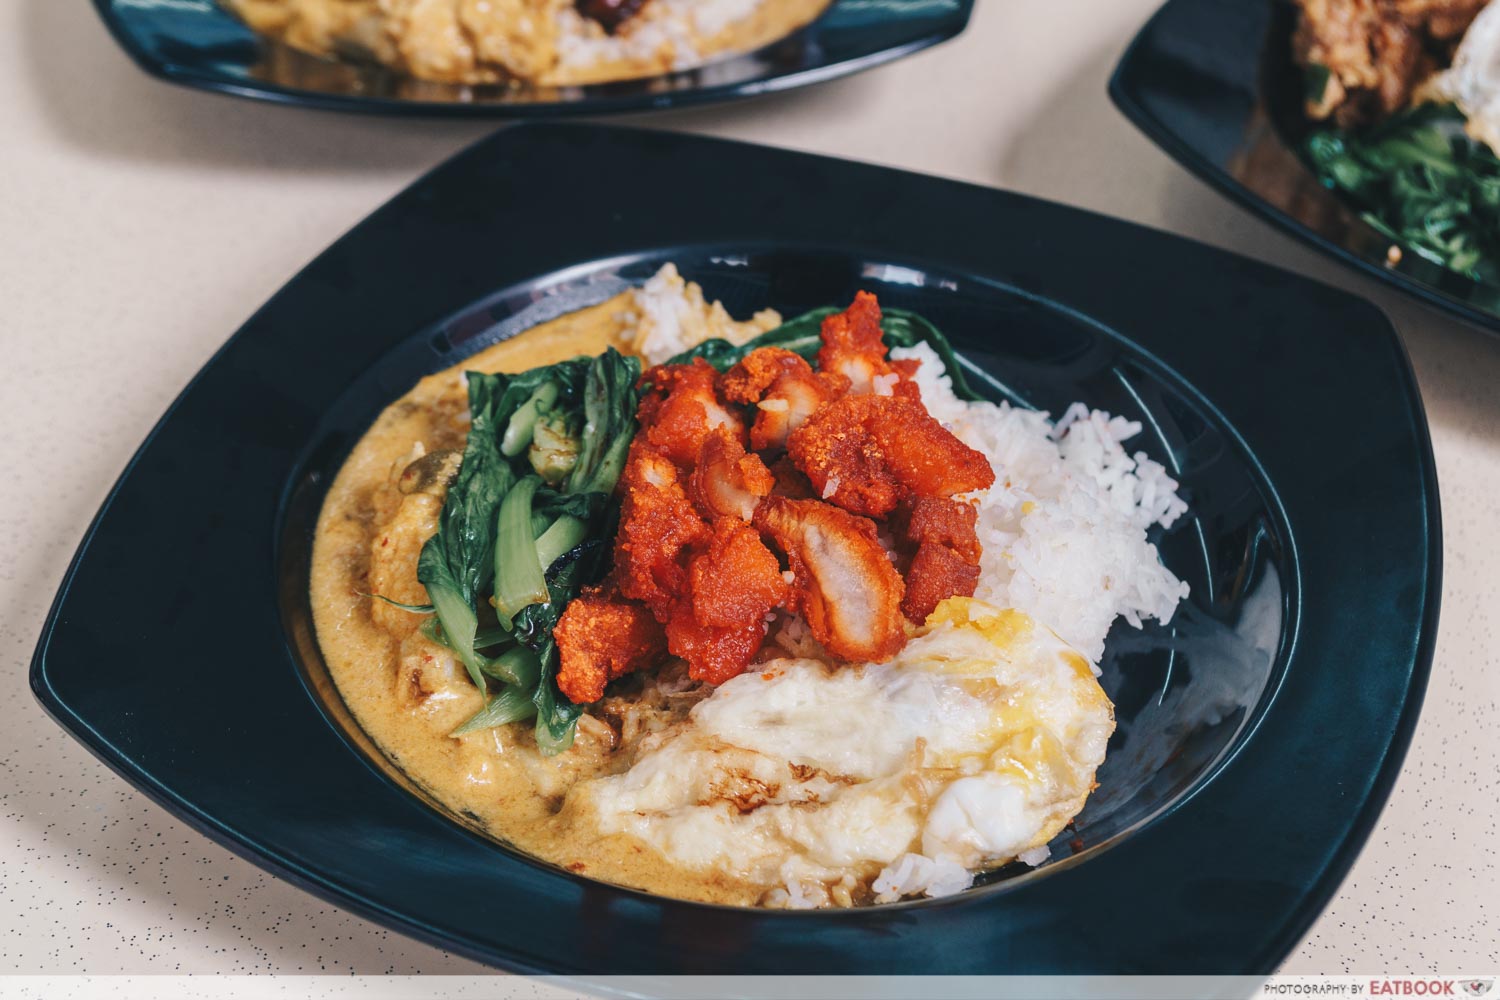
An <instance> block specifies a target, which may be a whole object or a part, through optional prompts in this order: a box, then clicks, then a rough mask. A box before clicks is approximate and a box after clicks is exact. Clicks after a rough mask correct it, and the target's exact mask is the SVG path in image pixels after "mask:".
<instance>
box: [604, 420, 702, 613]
mask: <svg viewBox="0 0 1500 1000" xmlns="http://www.w3.org/2000/svg"><path fill="white" fill-rule="evenodd" d="M620 492H621V495H622V500H621V503H620V527H619V530H618V531H617V532H616V533H615V573H616V575H617V577H618V579H619V586H620V592H621V593H623V594H624V595H625V596H626V597H630V598H634V599H635V600H638V601H644V602H646V605H647V606H648V607H650V609H651V612H652V613H653V614H655V615H656V617H657V618H658V619H659V620H666V619H667V618H669V617H671V614H672V609H673V607H674V606H675V605H676V603H677V599H678V596H679V595H680V594H682V593H683V592H684V591H685V589H686V586H687V566H688V560H689V558H690V557H691V554H692V553H691V550H690V548H691V546H693V545H694V544H697V543H700V542H707V541H708V538H709V530H708V525H707V524H705V523H704V522H703V520H702V519H701V518H699V517H698V512H697V511H696V510H695V509H694V508H693V504H692V502H691V501H690V500H688V497H687V493H686V491H685V490H684V489H683V485H682V483H681V482H680V481H679V479H678V473H677V468H676V466H675V465H673V464H672V462H671V461H670V460H669V459H668V458H667V457H666V456H665V455H663V454H662V453H661V452H659V451H657V450H656V449H655V448H654V447H652V445H651V444H650V442H649V441H647V440H646V439H645V437H644V436H637V438H636V439H635V441H634V442H632V443H631V446H630V456H629V458H628V459H627V460H626V463H625V473H624V475H622V476H621V477H620Z"/></svg>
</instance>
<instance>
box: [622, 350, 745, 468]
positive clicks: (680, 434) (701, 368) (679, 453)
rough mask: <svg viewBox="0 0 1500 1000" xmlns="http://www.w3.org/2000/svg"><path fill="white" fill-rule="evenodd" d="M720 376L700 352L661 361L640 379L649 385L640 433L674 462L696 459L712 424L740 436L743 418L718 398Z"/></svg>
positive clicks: (641, 413)
mask: <svg viewBox="0 0 1500 1000" xmlns="http://www.w3.org/2000/svg"><path fill="white" fill-rule="evenodd" d="M718 379H719V373H718V372H717V371H715V370H714V368H713V366H712V365H710V364H709V363H708V362H707V361H704V360H703V359H702V358H695V359H693V362H692V364H686V365H661V366H659V367H656V368H652V369H651V370H650V371H648V372H646V374H644V375H642V376H641V382H642V383H643V384H645V383H649V384H650V386H651V389H650V391H648V392H647V393H646V394H645V395H644V396H643V397H642V399H641V405H640V409H639V410H638V412H637V416H638V418H639V420H640V422H641V426H642V427H643V428H645V430H644V432H643V433H644V434H645V436H646V440H648V441H650V442H651V444H652V445H653V446H655V447H656V449H657V450H658V451H660V452H661V453H662V454H663V455H666V456H667V457H668V458H670V459H671V460H672V461H674V462H676V463H677V464H678V465H681V466H688V465H691V464H692V463H693V462H694V461H696V460H697V458H698V451H699V449H701V448H702V447H703V442H704V440H705V439H706V438H707V437H708V435H709V434H710V433H711V432H712V431H713V430H715V429H716V428H720V427H722V428H724V429H726V430H728V431H729V432H730V433H732V434H733V435H734V436H735V437H736V438H737V439H739V440H743V439H744V434H745V426H744V423H743V422H742V421H741V420H740V418H739V416H738V415H737V414H735V413H734V412H733V411H731V410H730V409H729V408H728V407H727V406H725V405H724V402H723V400H721V399H720V398H719V395H718V392H717V389H716V385H717V383H718Z"/></svg>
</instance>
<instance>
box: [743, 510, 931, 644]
mask: <svg viewBox="0 0 1500 1000" xmlns="http://www.w3.org/2000/svg"><path fill="white" fill-rule="evenodd" d="M755 526H756V527H757V528H759V529H760V530H761V531H762V532H764V533H765V534H767V535H769V536H770V537H771V540H772V541H773V542H774V543H775V545H776V546H777V547H778V548H779V549H781V551H782V552H783V553H784V554H785V555H786V558H787V562H788V563H789V564H790V565H791V568H792V573H793V575H794V577H795V580H796V582H795V583H794V584H793V588H794V590H795V596H794V601H795V604H796V607H797V609H798V610H800V611H801V612H802V615H803V617H804V618H806V619H807V625H808V627H809V628H810V629H811V630H812V633H813V637H814V638H816V639H817V640H818V642H820V643H822V644H823V647H824V648H825V649H827V650H828V652H830V653H832V654H833V655H834V656H837V657H839V658H840V659H843V660H853V661H865V660H867V661H870V662H874V663H878V662H880V661H882V660H888V659H890V658H891V657H892V656H894V655H895V654H896V653H897V652H899V651H900V649H901V647H902V645H904V644H905V642H906V626H905V621H904V619H903V618H902V615H901V598H902V595H903V593H904V587H903V585H902V582H901V575H900V574H899V573H897V572H896V567H894V566H893V565H891V561H890V557H889V556H887V555H886V551H885V549H884V547H882V546H881V544H880V541H879V540H878V539H877V538H876V535H875V524H874V522H872V521H870V520H868V519H866V518H863V517H856V516H855V515H853V514H850V513H848V512H847V511H843V510H840V509H838V508H837V507H834V506H832V505H831V504H826V503H821V502H819V501H817V500H786V499H783V498H781V497H770V498H768V499H766V500H765V501H764V502H762V503H761V505H760V507H759V508H758V509H757V510H756V512H755Z"/></svg>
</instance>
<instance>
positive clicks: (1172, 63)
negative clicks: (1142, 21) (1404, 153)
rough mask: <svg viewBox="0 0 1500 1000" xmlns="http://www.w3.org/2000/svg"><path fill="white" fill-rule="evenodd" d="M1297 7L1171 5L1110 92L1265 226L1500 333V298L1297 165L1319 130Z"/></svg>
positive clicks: (1251, 1)
mask: <svg viewBox="0 0 1500 1000" xmlns="http://www.w3.org/2000/svg"><path fill="white" fill-rule="evenodd" d="M1295 24H1296V10H1295V8H1294V7H1293V6H1292V5H1291V4H1290V3H1289V2H1287V0H1168V3H1167V4H1166V5H1165V6H1163V7H1162V8H1161V9H1160V10H1159V11H1157V12H1156V15H1155V16H1154V17H1152V19H1151V21H1150V22H1149V23H1147V25H1146V26H1145V27H1144V28H1142V29H1141V32H1140V34H1139V35H1137V36H1136V38H1135V41H1134V42H1132V43H1131V45H1130V48H1129V49H1128V50H1127V51H1126V53H1125V56H1124V58H1122V59H1121V60H1120V65H1119V66H1118V67H1116V69H1115V73H1114V76H1113V78H1112V79H1111V80H1110V83H1109V93H1110V97H1112V98H1113V99H1114V102H1115V105H1116V106H1117V107H1119V109H1120V110H1121V111H1123V112H1124V113H1125V116H1126V117H1127V118H1129V119H1130V120H1131V121H1132V122H1133V123H1135V125H1136V127H1137V128H1139V129H1140V130H1141V131H1142V132H1144V133H1146V135H1147V136H1148V137H1149V138H1150V139H1151V140H1152V141H1153V142H1155V143H1156V144H1157V145H1158V146H1160V147H1161V148H1162V149H1163V150H1165V151H1166V152H1167V153H1168V154H1170V155H1171V156H1172V157H1173V158H1175V159H1176V160H1177V161H1178V162H1179V163H1181V164H1182V165H1183V166H1185V167H1187V168H1188V169H1189V170H1191V171H1192V172H1193V173H1195V174H1197V175H1198V176H1199V177H1201V178H1203V179H1204V180H1206V181H1208V182H1209V183H1210V184H1212V185H1213V186H1214V187H1216V188H1218V189H1219V190H1220V191H1222V192H1223V193H1225V194H1227V195H1229V196H1230V197H1231V198H1233V199H1234V200H1235V201H1237V202H1239V203H1240V204H1241V205H1243V206H1245V207H1246V208H1248V209H1250V210H1251V211H1252V212H1254V213H1255V214H1257V215H1259V216H1260V217H1261V218H1263V219H1265V220H1267V221H1268V222H1271V223H1273V224H1275V225H1277V226H1280V227H1281V228H1282V229H1285V230H1287V231H1288V232H1290V233H1292V234H1293V235H1295V236H1298V237H1301V238H1302V239H1304V240H1306V241H1307V242H1309V243H1311V244H1312V245H1313V246H1315V247H1317V248H1318V249H1320V250H1323V251H1324V252H1326V253H1328V254H1329V255H1331V256H1333V257H1334V258H1336V259H1338V260H1340V261H1342V262H1343V263H1345V264H1348V265H1349V266H1351V267H1353V268H1355V269H1356V270H1358V271H1361V272H1363V273H1365V274H1368V275H1371V276H1373V277H1376V278H1379V279H1382V280H1384V281H1386V282H1388V283H1390V284H1392V285H1394V286H1395V287H1397V288H1399V289H1401V290H1402V291H1404V292H1407V293H1409V294H1411V295H1413V296H1415V297H1417V298H1418V299H1420V300H1422V301H1423V302H1426V303H1427V304H1428V305H1433V306H1437V307H1438V308H1440V309H1445V310H1447V311H1448V312H1451V313H1453V314H1455V315H1457V316H1459V317H1461V318H1462V319H1465V320H1467V321H1469V322H1470V323H1474V324H1476V325H1478V326H1481V327H1484V328H1486V329H1487V330H1489V331H1492V332H1500V288H1495V287H1492V286H1490V285H1485V284H1481V283H1480V282H1477V281H1474V280H1473V279H1471V278H1467V277H1464V276H1463V275H1461V274H1456V273H1455V272H1453V271H1450V270H1448V269H1447V268H1445V267H1442V266H1441V265H1439V264H1436V263H1433V262H1432V261H1429V260H1425V259H1423V258H1422V257H1420V256H1418V255H1417V254H1415V253H1406V254H1403V255H1402V256H1401V260H1400V261H1399V262H1398V263H1395V264H1393V263H1391V262H1390V260H1389V259H1388V258H1387V251H1388V250H1389V249H1390V246H1391V241H1390V239H1389V238H1387V237H1385V236H1383V235H1381V234H1380V233H1379V232H1377V231H1376V230H1375V229H1374V228H1373V227H1371V226H1370V225H1369V224H1368V223H1366V222H1365V221H1364V220H1363V219H1361V218H1360V217H1359V213H1358V211H1357V210H1354V209H1351V208H1350V207H1349V206H1348V205H1346V204H1345V203H1344V202H1343V201H1341V200H1340V199H1339V197H1338V196H1337V195H1335V194H1334V193H1333V192H1332V191H1330V190H1328V189H1327V188H1325V187H1324V186H1323V185H1322V184H1321V183H1319V182H1318V179H1317V177H1316V176H1314V175H1313V173H1312V171H1311V170H1310V169H1308V167H1307V165H1306V164H1305V163H1304V162H1303V161H1302V159H1301V157H1300V156H1299V155H1298V153H1297V150H1298V148H1300V146H1301V144H1302V141H1303V139H1304V138H1305V137H1306V135H1307V133H1308V130H1309V126H1308V124H1307V121H1306V119H1305V118H1304V116H1303V114H1302V91H1303V83H1302V80H1303V77H1302V71H1301V69H1299V68H1298V67H1297V66H1296V65H1295V64H1294V63H1293V61H1292V41H1291V38H1292V29H1293V28H1294V27H1295Z"/></svg>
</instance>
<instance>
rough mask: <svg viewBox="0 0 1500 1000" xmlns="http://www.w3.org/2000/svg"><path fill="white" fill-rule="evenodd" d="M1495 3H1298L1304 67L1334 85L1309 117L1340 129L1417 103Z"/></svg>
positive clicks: (1296, 47)
mask: <svg viewBox="0 0 1500 1000" xmlns="http://www.w3.org/2000/svg"><path fill="white" fill-rule="evenodd" d="M1487 3H1488V0H1299V6H1300V7H1301V14H1300V17H1299V18H1298V22H1297V30H1296V33H1295V34H1294V35H1293V38H1292V48H1293V51H1294V53H1295V55H1296V58H1297V61H1298V62H1299V63H1300V64H1302V65H1303V66H1317V67H1322V68H1324V69H1326V70H1327V71H1328V80H1327V82H1326V83H1325V84H1324V87H1323V90H1322V92H1321V93H1318V94H1314V95H1311V96H1310V97H1309V98H1308V101H1307V114H1308V116H1309V117H1311V118H1314V119H1318V120H1322V119H1327V118H1332V119H1333V120H1334V122H1335V123H1336V124H1338V125H1339V126H1340V127H1341V128H1353V127H1357V126H1360V125H1367V124H1371V123H1374V122H1378V121H1381V120H1382V119H1384V118H1387V117H1389V116H1390V115H1392V114H1394V113H1395V112H1397V111H1400V110H1401V109H1402V108H1405V107H1407V106H1408V105H1409V104H1411V102H1412V98H1413V95H1414V94H1415V93H1416V91H1417V90H1418V88H1419V87H1420V86H1421V85H1422V83H1423V82H1425V81H1426V80H1427V78H1428V77H1430V76H1431V75H1432V74H1433V73H1434V72H1435V71H1437V70H1438V69H1440V68H1442V67H1443V66H1446V65H1448V63H1449V62H1450V61H1451V58H1452V54H1453V49H1454V47H1455V46H1456V45H1457V43H1458V41H1459V40H1460V39H1461V38H1462V36H1463V33H1464V32H1465V31H1467V30H1468V28H1469V24H1470V23H1471V22H1472V21H1473V20H1474V18H1475V16H1477V15H1478V13H1479V12H1480V10H1482V9H1483V8H1484V7H1485V5H1486V4H1487Z"/></svg>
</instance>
